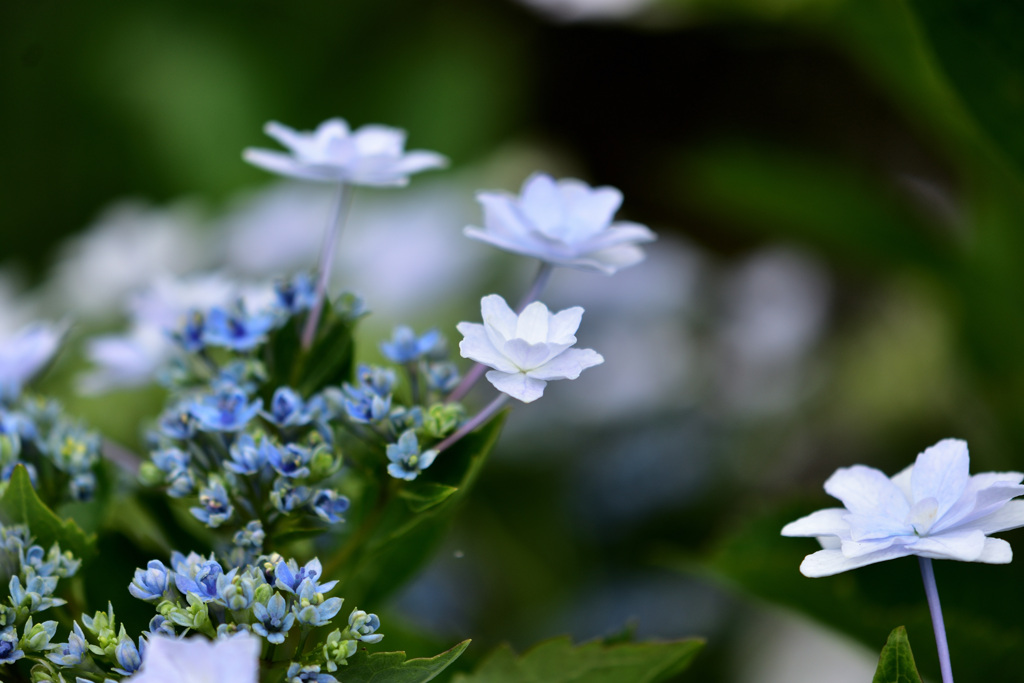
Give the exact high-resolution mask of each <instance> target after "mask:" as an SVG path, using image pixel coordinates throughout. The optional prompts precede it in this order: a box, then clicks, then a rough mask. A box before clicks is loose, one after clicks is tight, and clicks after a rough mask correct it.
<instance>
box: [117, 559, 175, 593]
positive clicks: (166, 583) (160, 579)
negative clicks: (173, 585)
mask: <svg viewBox="0 0 1024 683" xmlns="http://www.w3.org/2000/svg"><path fill="white" fill-rule="evenodd" d="M170 582H171V577H170V574H169V573H168V571H167V567H165V566H164V563H163V562H161V561H160V560H150V561H149V562H148V563H147V564H146V568H145V569H136V570H135V578H134V579H132V582H131V584H129V586H128V592H129V593H131V594H132V595H133V596H134V597H136V598H138V599H139V600H145V601H146V602H158V601H159V600H162V599H163V597H164V594H165V593H166V592H167V589H168V588H169V587H170Z"/></svg>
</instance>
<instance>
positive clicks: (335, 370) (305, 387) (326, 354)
mask: <svg viewBox="0 0 1024 683" xmlns="http://www.w3.org/2000/svg"><path fill="white" fill-rule="evenodd" d="M320 324H321V327H320V330H319V332H318V333H317V340H316V342H315V343H314V344H313V348H311V349H310V350H309V353H306V354H303V355H302V356H301V358H300V360H299V363H300V365H299V366H298V370H299V372H298V375H297V376H296V381H295V382H294V385H295V387H296V388H297V390H298V391H299V393H300V394H302V395H303V396H309V395H310V394H313V393H315V392H317V391H319V390H321V389H323V388H324V387H326V386H330V385H334V384H341V383H342V382H344V381H345V380H347V379H349V378H350V377H351V375H352V361H353V358H354V353H355V349H354V347H353V343H352V329H353V328H352V325H351V324H350V322H349V320H348V319H347V318H344V317H342V316H340V315H338V314H336V313H334V312H333V309H329V308H326V307H325V309H324V318H323V320H322V321H321V323H320Z"/></svg>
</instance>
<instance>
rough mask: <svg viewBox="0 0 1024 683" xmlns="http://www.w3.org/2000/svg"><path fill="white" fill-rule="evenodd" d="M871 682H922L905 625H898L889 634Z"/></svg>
mask: <svg viewBox="0 0 1024 683" xmlns="http://www.w3.org/2000/svg"><path fill="white" fill-rule="evenodd" d="M871 683H921V675H920V674H919V673H917V666H916V665H915V664H914V653H913V652H911V651H910V640H909V639H908V638H907V628H906V627H905V626H898V627H896V628H894V629H893V630H892V633H890V634H889V640H888V641H886V643H885V647H883V648H882V656H881V657H879V659H878V670H877V671H875V677H874V678H872V679H871Z"/></svg>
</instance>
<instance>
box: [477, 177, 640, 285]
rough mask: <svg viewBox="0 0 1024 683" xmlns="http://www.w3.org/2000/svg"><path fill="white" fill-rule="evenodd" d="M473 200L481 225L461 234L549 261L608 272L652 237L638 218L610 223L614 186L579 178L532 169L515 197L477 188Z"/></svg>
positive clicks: (635, 257)
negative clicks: (478, 205) (480, 208)
mask: <svg viewBox="0 0 1024 683" xmlns="http://www.w3.org/2000/svg"><path fill="white" fill-rule="evenodd" d="M477 199H478V200H479V201H480V203H481V204H482V205H483V207H484V228H483V229H480V228H477V227H475V226H468V227H466V229H465V231H464V232H465V234H466V236H467V237H472V238H473V239H477V240H480V241H482V242H488V243H490V244H493V245H494V246H496V247H498V248H499V249H504V250H505V251H511V252H514V253H517V254H523V255H525V256H533V257H535V258H538V259H540V260H541V261H547V262H548V263H552V264H554V265H559V266H571V267H573V268H581V269H583V270H598V271H601V272H602V273H605V274H607V275H611V274H612V273H614V272H615V271H617V270H619V269H620V268H625V267H627V266H632V265H634V264H636V263H639V262H640V261H642V260H643V258H644V253H643V250H641V249H640V247H638V246H637V243H640V242H651V241H653V240H654V239H656V235H655V234H654V233H653V232H651V230H650V229H649V228H647V227H646V226H643V225H640V224H638V223H630V222H626V221H619V222H617V223H612V218H613V216H614V215H615V212H616V211H618V209H619V206H620V205H621V204H622V193H621V192H619V191H618V190H617V189H615V188H614V187H607V186H606V187H596V188H592V187H590V185H587V184H586V183H584V182H583V181H581V180H576V179H573V178H568V179H564V180H559V181H556V180H554V179H553V178H552V177H551V176H549V175H547V174H544V173H535V174H534V175H532V176H530V177H529V178H527V180H526V182H525V183H523V190H522V192H521V194H520V195H519V196H518V197H513V196H512V195H509V194H507V193H504V192H481V193H479V194H478V195H477Z"/></svg>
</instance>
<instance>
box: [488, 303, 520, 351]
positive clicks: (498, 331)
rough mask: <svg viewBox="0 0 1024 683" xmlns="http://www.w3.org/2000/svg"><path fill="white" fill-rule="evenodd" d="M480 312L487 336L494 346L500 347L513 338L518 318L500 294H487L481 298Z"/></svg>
mask: <svg viewBox="0 0 1024 683" xmlns="http://www.w3.org/2000/svg"><path fill="white" fill-rule="evenodd" d="M480 312H481V314H482V315H483V319H484V327H485V328H486V330H487V336H488V337H490V338H491V343H492V344H494V347H495V348H501V346H502V345H503V344H504V343H505V342H506V341H507V340H509V339H514V338H515V336H516V325H517V324H518V322H519V318H518V316H516V314H515V312H514V311H513V310H512V309H511V308H510V307H509V305H508V304H507V303H505V299H503V298H502V297H501V296H499V295H497V294H488V295H487V296H485V297H484V298H482V299H481V300H480Z"/></svg>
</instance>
